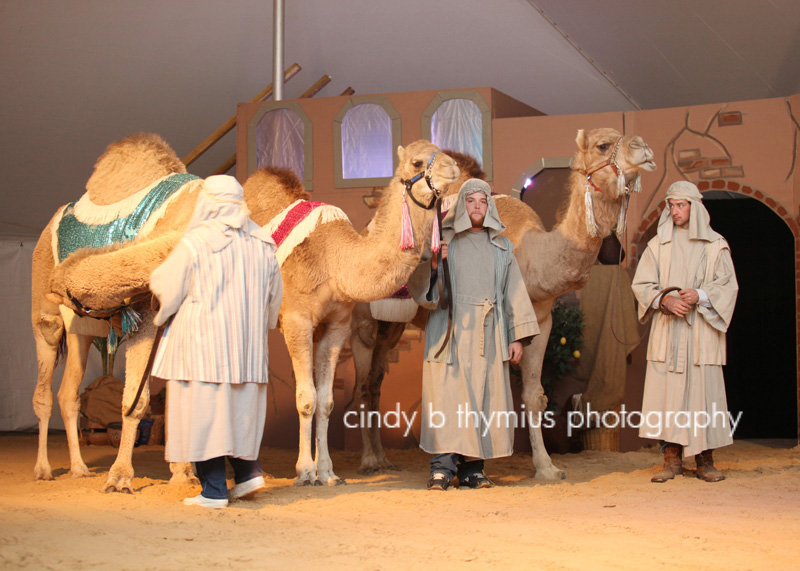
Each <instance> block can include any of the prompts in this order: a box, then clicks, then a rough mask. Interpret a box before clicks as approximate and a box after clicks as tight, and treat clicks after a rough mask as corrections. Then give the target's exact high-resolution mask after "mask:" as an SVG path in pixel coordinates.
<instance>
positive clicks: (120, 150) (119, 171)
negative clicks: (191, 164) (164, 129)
mask: <svg viewBox="0 0 800 571" xmlns="http://www.w3.org/2000/svg"><path fill="white" fill-rule="evenodd" d="M185 172H186V166H185V165H184V164H183V163H182V162H181V160H180V159H179V158H178V156H177V155H176V154H175V151H173V150H172V147H170V146H169V145H168V144H167V143H166V141H164V139H162V138H161V137H160V136H158V135H156V134H155V133H136V134H134V135H130V136H129V137H126V138H124V139H122V140H120V141H115V142H113V143H111V144H110V145H109V146H108V147H106V150H105V152H104V153H103V154H102V155H100V158H99V159H97V162H96V163H95V165H94V171H93V172H92V175H91V176H90V177H89V180H88V182H87V183H86V193H87V195H88V197H89V198H90V199H91V201H92V202H93V203H95V204H99V205H107V204H114V203H116V202H119V201H120V200H123V199H124V198H127V197H128V196H131V195H132V194H135V193H137V192H139V191H140V190H142V189H143V188H145V187H147V186H149V185H151V184H153V183H154V182H155V181H157V180H158V179H160V178H163V177H165V176H167V175H169V174H173V173H185Z"/></svg>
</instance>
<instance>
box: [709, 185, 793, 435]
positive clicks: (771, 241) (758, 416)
mask: <svg viewBox="0 0 800 571" xmlns="http://www.w3.org/2000/svg"><path fill="white" fill-rule="evenodd" d="M713 194H714V193H705V194H704V195H703V204H705V206H706V209H707V210H708V212H709V214H710V215H711V226H712V227H713V228H714V230H716V231H717V232H719V233H720V234H722V235H723V236H725V238H726V239H727V240H728V243H729V244H730V246H731V255H732V257H733V264H734V266H735V267H736V277H737V279H738V281H739V296H738V299H737V302H736V310H735V312H734V314H733V320H732V321H731V326H730V328H729V329H728V337H727V340H728V364H727V365H726V366H725V368H724V370H725V388H726V391H727V395H728V408H729V410H730V411H731V412H732V413H733V414H734V415H736V414H737V413H738V412H739V411H741V412H742V415H741V421H740V422H739V425H738V427H737V429H736V433H735V434H734V438H797V356H796V349H797V340H796V329H795V327H796V325H795V323H796V309H795V267H794V256H795V252H794V236H793V235H792V232H791V230H789V227H788V226H787V225H786V223H785V222H783V220H781V219H780V218H779V217H778V216H777V215H776V214H775V213H774V212H773V211H772V210H770V209H769V207H767V206H766V205H765V204H763V203H761V202H759V201H758V200H755V199H753V198H730V199H716V197H714V196H713ZM737 196H741V195H737Z"/></svg>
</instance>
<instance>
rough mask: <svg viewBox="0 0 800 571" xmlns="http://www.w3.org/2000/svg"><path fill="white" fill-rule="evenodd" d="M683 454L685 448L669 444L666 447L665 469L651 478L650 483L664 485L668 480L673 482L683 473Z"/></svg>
mask: <svg viewBox="0 0 800 571" xmlns="http://www.w3.org/2000/svg"><path fill="white" fill-rule="evenodd" d="M681 452H683V446H681V445H680V444H672V443H671V442H668V443H667V444H666V445H665V446H664V469H663V470H661V471H660V472H659V473H658V474H656V475H655V476H653V477H652V478H650V481H651V482H655V483H656V484H663V483H664V482H666V481H667V480H671V479H673V478H674V477H675V476H677V475H678V474H680V473H682V472H683V462H682V461H681Z"/></svg>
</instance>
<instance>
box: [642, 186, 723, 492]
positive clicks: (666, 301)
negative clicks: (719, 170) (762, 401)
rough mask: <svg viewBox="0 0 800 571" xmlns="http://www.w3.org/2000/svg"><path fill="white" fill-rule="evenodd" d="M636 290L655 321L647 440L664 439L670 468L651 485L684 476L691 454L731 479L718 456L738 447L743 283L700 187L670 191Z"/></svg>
mask: <svg viewBox="0 0 800 571" xmlns="http://www.w3.org/2000/svg"><path fill="white" fill-rule="evenodd" d="M632 288H633V293H634V295H635V296H636V299H637V301H638V303H639V321H641V322H642V323H644V322H646V321H647V320H648V319H651V318H652V325H651V326H650V341H649V343H648V346H647V374H646V377H645V386H644V396H643V399H642V424H641V426H640V428H639V436H641V437H643V438H655V439H660V440H661V441H662V450H663V452H664V468H663V470H662V471H661V472H659V473H658V474H656V475H655V476H653V478H652V480H651V481H653V482H658V483H661V482H665V481H667V480H671V479H673V478H674V477H675V476H676V475H678V474H680V473H682V471H683V464H682V456H683V455H685V456H694V457H695V462H696V464H697V470H696V471H695V474H696V475H697V477H698V478H700V479H702V480H705V481H707V482H718V481H720V480H724V479H725V476H724V475H723V474H722V472H720V471H719V470H717V469H716V468H715V467H714V460H713V456H712V452H713V450H714V449H716V448H719V447H721V446H727V445H729V444H732V443H733V435H732V433H731V429H730V419H729V415H728V405H727V401H726V397H725V381H724V379H723V376H722V365H724V364H725V358H726V353H725V332H726V331H727V330H728V327H729V325H730V322H731V317H732V316H733V308H734V305H735V304H736V294H737V292H738V290H739V286H738V284H737V282H736V273H735V272H734V269H733V262H732V260H731V252H730V247H729V246H728V243H727V241H726V240H725V238H723V237H722V236H720V235H719V234H718V233H717V232H715V231H714V230H712V228H711V226H710V224H709V215H708V211H707V210H706V209H705V207H704V206H703V203H702V196H701V194H700V191H699V190H698V189H697V187H696V186H695V185H693V184H692V183H690V182H686V181H680V182H676V183H674V184H673V185H671V186H670V187H669V189H668V190H667V208H666V209H664V212H663V213H662V214H661V218H660V219H659V222H658V231H657V234H656V236H655V237H654V238H653V239H652V240H650V242H649V243H648V245H647V249H646V250H645V252H644V255H643V256H642V259H641V261H640V262H639V266H638V267H637V269H636V275H635V276H634V278H633V283H632ZM668 290H671V291H668Z"/></svg>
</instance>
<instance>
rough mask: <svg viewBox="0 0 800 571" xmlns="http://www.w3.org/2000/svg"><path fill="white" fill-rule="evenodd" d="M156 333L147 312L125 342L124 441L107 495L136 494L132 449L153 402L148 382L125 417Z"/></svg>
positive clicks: (150, 315)
mask: <svg viewBox="0 0 800 571" xmlns="http://www.w3.org/2000/svg"><path fill="white" fill-rule="evenodd" d="M155 329H156V327H155V325H153V315H152V313H151V312H149V311H146V312H144V313H143V314H142V324H141V326H140V327H139V331H137V332H136V333H135V334H134V335H133V336H132V337H131V338H130V339H128V341H126V342H125V345H126V346H127V350H126V352H125V389H124V390H123V393H122V439H121V440H120V444H119V451H118V452H117V458H116V460H114V463H113V464H112V465H111V469H110V470H109V472H108V479H107V480H106V484H105V488H104V489H105V491H106V493H108V492H126V493H129V494H132V493H133V445H134V444H135V442H136V428H137V427H138V426H139V420H140V419H141V418H142V416H144V411H145V409H147V404H148V402H150V382H149V380H147V381H145V383H144V388H143V390H142V395H141V397H140V398H139V402H138V403H137V404H136V408H135V409H134V410H133V412H132V413H131V414H130V416H125V412H126V411H127V410H128V409H129V408H130V406H131V404H132V403H133V399H134V397H135V396H136V391H137V390H138V389H139V382H140V381H141V380H142V374H143V373H144V370H145V368H146V367H147V359H148V358H149V357H150V350H151V349H152V347H153V339H154V337H155Z"/></svg>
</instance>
